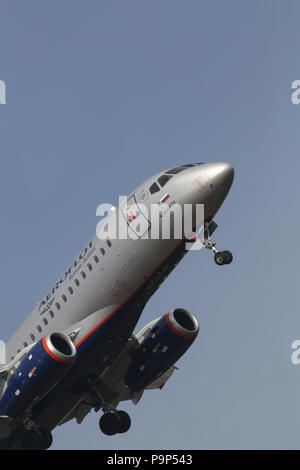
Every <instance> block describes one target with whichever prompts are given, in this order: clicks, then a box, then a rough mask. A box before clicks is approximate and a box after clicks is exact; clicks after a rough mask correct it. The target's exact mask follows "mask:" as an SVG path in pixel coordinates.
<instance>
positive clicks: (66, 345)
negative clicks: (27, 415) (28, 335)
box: [0, 333, 76, 417]
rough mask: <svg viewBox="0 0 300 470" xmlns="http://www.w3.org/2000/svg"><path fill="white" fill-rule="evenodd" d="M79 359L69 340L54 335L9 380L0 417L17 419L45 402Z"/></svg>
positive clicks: (29, 356)
mask: <svg viewBox="0 0 300 470" xmlns="http://www.w3.org/2000/svg"><path fill="white" fill-rule="evenodd" d="M75 358H76V348H75V346H74V344H73V343H72V341H71V340H70V338H69V337H68V336H65V335H63V334H61V333H51V334H49V335H48V336H44V338H42V339H41V340H40V341H38V342H37V343H36V344H35V345H34V346H33V347H32V348H31V349H30V351H29V352H28V353H27V354H26V356H25V357H24V359H23V360H22V361H21V363H20V365H19V367H18V368H17V369H16V371H15V372H14V374H13V375H12V376H11V378H10V379H9V382H8V384H7V388H6V390H5V392H4V394H3V396H2V398H1V401H0V413H1V414H5V415H7V416H11V417H14V416H17V415H19V414H21V413H23V412H24V411H25V410H26V409H27V408H29V407H30V406H31V405H33V404H34V403H36V402H37V401H39V400H40V399H41V398H43V397H44V396H45V395H46V394H47V393H48V392H49V391H50V390H51V389H52V388H53V387H54V386H55V385H56V384H57V383H58V382H59V381H60V380H61V379H62V378H63V377H64V375H65V374H66V372H67V371H68V370H69V368H70V367H71V366H72V364H73V362H74V360H75Z"/></svg>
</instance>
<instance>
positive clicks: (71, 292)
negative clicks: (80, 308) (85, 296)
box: [68, 287, 74, 295]
mask: <svg viewBox="0 0 300 470" xmlns="http://www.w3.org/2000/svg"><path fill="white" fill-rule="evenodd" d="M68 291H69V292H70V294H71V295H72V294H73V292H74V291H73V289H72V287H69V289H68Z"/></svg>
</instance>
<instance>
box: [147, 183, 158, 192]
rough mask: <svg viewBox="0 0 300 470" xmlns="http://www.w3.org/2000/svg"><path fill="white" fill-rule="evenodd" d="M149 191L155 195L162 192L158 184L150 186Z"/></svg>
mask: <svg viewBox="0 0 300 470" xmlns="http://www.w3.org/2000/svg"><path fill="white" fill-rule="evenodd" d="M149 191H150V193H151V194H154V193H157V192H158V191H160V189H159V186H158V184H157V183H153V184H152V185H151V186H150V188H149Z"/></svg>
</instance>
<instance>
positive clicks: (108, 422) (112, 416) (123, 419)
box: [99, 410, 131, 436]
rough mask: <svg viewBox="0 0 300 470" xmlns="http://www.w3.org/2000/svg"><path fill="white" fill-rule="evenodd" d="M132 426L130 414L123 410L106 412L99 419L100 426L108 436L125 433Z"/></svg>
mask: <svg viewBox="0 0 300 470" xmlns="http://www.w3.org/2000/svg"><path fill="white" fill-rule="evenodd" d="M130 426H131V419H130V416H129V415H128V414H127V413H126V411H122V410H120V411H117V410H115V411H109V412H104V414H103V415H102V416H101V418H100V420H99V427H100V429H101V431H102V432H103V433H104V434H106V435H107V436H113V435H114V434H123V433H125V432H127V431H128V430H129V428H130Z"/></svg>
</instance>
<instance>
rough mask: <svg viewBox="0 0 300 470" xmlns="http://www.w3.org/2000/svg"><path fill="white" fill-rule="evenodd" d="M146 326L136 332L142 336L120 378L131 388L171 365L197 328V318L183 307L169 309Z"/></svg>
mask: <svg viewBox="0 0 300 470" xmlns="http://www.w3.org/2000/svg"><path fill="white" fill-rule="evenodd" d="M149 327H150V329H149V328H148V331H147V327H145V328H143V330H141V332H140V334H139V335H140V336H142V338H143V339H142V341H141V342H140V345H139V346H138V348H137V350H136V351H135V353H134V356H133V361H132V363H131V365H130V367H129V369H128V371H127V373H126V375H125V379H124V380H125V383H126V385H128V387H130V388H131V389H132V390H134V391H140V390H142V389H144V388H146V387H147V386H148V385H150V384H151V383H152V382H154V381H155V380H156V379H157V378H158V377H160V376H161V375H162V374H164V373H165V372H166V371H167V370H168V369H169V368H170V367H171V366H173V365H174V364H175V362H176V361H177V360H178V359H179V358H180V357H181V356H182V355H183V354H184V353H185V352H186V351H187V349H188V348H189V347H190V346H191V344H192V343H193V341H194V340H195V338H196V336H197V334H198V331H199V325H198V321H197V319H196V318H195V317H194V315H192V314H191V313H190V312H188V311H187V310H184V309H183V308H175V309H174V310H171V311H170V312H168V313H167V314H166V315H164V316H163V317H161V318H159V319H158V320H157V321H156V322H155V323H154V322H151V323H150V324H149ZM139 335H138V336H139Z"/></svg>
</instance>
